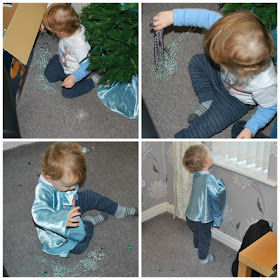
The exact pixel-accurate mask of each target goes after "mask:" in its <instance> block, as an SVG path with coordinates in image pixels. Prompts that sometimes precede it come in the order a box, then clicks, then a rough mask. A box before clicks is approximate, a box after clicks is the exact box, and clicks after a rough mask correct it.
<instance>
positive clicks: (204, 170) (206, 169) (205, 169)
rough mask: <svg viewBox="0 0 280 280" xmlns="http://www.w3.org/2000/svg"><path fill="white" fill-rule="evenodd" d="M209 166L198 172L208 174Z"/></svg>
mask: <svg viewBox="0 0 280 280" xmlns="http://www.w3.org/2000/svg"><path fill="white" fill-rule="evenodd" d="M209 169H210V168H209V166H205V167H203V168H202V169H201V170H199V171H200V172H208V173H209Z"/></svg>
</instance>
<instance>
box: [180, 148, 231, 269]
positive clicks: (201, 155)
mask: <svg viewBox="0 0 280 280" xmlns="http://www.w3.org/2000/svg"><path fill="white" fill-rule="evenodd" d="M183 165H184V166H185V168H186V169H187V170H188V171H189V172H190V173H193V185H192V193H191V197H190V201H189V205H188V207H187V210H186V219H187V223H188V225H189V227H190V228H191V230H192V231H193V244H194V250H195V251H196V252H198V258H199V262H200V263H202V264H205V263H209V262H213V261H214V260H215V257H214V255H212V254H209V252H208V251H209V247H210V241H211V227H212V226H216V227H219V226H220V225H221V221H222V216H223V211H224V207H225V202H226V189H225V185H224V183H223V181H222V179H218V180H217V179H216V178H215V177H214V176H213V175H212V174H210V173H209V169H210V168H211V167H212V166H213V158H212V157H211V155H210V152H209V149H208V148H207V147H206V146H204V145H193V146H191V147H189V148H188V149H187V150H186V152H185V154H184V158H183Z"/></svg>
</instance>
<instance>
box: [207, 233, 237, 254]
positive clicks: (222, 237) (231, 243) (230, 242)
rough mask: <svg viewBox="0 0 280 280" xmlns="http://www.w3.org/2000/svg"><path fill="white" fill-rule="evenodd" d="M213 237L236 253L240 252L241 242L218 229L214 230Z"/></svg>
mask: <svg viewBox="0 0 280 280" xmlns="http://www.w3.org/2000/svg"><path fill="white" fill-rule="evenodd" d="M212 237H213V238H215V239H216V240H218V241H220V242H221V243H223V244H224V245H226V246H228V247H230V248H231V249H233V250H235V251H238V250H239V249H240V247H241V243H242V242H241V241H240V240H238V239H235V238H233V237H231V236H229V235H227V234H225V233H223V232H222V231H220V230H219V229H217V228H212Z"/></svg>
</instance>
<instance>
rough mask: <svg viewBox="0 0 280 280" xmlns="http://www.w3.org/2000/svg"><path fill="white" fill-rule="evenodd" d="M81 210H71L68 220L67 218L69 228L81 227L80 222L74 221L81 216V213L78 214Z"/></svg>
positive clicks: (78, 207)
mask: <svg viewBox="0 0 280 280" xmlns="http://www.w3.org/2000/svg"><path fill="white" fill-rule="evenodd" d="M79 209H80V206H77V207H74V208H72V209H71V210H70V212H69V215H68V218H67V227H78V226H79V220H78V219H74V217H76V216H80V215H81V213H80V212H78V210H79Z"/></svg>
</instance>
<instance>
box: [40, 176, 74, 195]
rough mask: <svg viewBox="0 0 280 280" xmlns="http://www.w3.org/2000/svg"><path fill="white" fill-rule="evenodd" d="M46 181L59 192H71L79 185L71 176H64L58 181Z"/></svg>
mask: <svg viewBox="0 0 280 280" xmlns="http://www.w3.org/2000/svg"><path fill="white" fill-rule="evenodd" d="M46 179H47V180H48V181H49V182H50V183H52V185H53V186H54V187H55V188H56V189H57V190H58V191H60V192H67V191H73V190H75V188H76V184H78V183H79V182H77V179H76V178H75V176H74V175H73V174H64V175H63V176H62V177H61V178H60V179H59V180H52V179H51V178H48V177H47V176H46Z"/></svg>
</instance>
